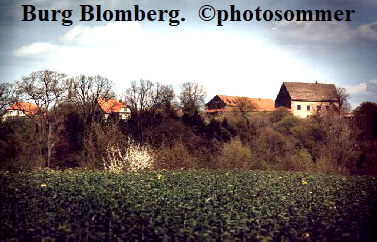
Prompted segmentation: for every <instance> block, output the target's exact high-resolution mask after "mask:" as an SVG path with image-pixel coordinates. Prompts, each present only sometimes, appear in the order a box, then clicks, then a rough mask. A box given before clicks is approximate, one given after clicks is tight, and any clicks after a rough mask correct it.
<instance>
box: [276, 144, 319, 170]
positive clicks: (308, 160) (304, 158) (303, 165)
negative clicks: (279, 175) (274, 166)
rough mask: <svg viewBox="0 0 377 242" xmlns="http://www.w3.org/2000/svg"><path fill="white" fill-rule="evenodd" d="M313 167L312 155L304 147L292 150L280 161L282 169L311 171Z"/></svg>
mask: <svg viewBox="0 0 377 242" xmlns="http://www.w3.org/2000/svg"><path fill="white" fill-rule="evenodd" d="M313 167H314V163H313V159H312V156H311V155H310V154H309V152H308V150H307V149H305V148H302V149H299V150H296V151H293V154H291V155H288V156H287V157H286V158H285V159H284V160H283V161H282V162H281V167H280V168H281V170H284V171H311V170H312V169H313Z"/></svg>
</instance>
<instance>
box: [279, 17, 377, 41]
mask: <svg viewBox="0 0 377 242" xmlns="http://www.w3.org/2000/svg"><path fill="white" fill-rule="evenodd" d="M272 29H273V34H272V37H273V38H274V39H275V40H276V41H278V42H280V43H283V44H296V45H307V44H320V45H329V44H332V46H339V44H347V43H352V41H359V40H363V41H377V22H373V23H369V24H362V25H359V26H358V27H356V28H351V27H350V26H349V25H348V24H347V23H346V22H333V21H331V22H330V21H326V22H322V21H321V22H299V21H291V22H288V21H283V22H276V23H274V26H273V28H272Z"/></svg>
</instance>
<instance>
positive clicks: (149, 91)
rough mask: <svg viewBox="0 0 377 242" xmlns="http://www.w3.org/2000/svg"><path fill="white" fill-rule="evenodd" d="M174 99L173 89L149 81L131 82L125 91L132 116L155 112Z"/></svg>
mask: <svg viewBox="0 0 377 242" xmlns="http://www.w3.org/2000/svg"><path fill="white" fill-rule="evenodd" d="M173 98H174V90H173V87H171V86H169V85H163V84H161V83H153V82H151V81H149V80H140V81H139V82H136V81H133V82H132V83H131V87H130V88H128V89H127V90H126V97H125V99H126V101H127V104H128V105H129V106H130V108H131V112H132V113H134V114H136V115H137V114H140V113H143V112H145V111H150V112H155V111H156V110H157V109H158V108H161V107H162V105H164V104H169V103H170V102H171V101H172V100H173Z"/></svg>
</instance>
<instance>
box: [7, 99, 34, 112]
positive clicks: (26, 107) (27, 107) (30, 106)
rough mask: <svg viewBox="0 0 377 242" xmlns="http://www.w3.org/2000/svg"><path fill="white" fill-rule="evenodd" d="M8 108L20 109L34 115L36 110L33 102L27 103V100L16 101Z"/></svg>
mask: <svg viewBox="0 0 377 242" xmlns="http://www.w3.org/2000/svg"><path fill="white" fill-rule="evenodd" d="M9 110H21V111H23V112H24V113H25V114H31V115H34V114H36V113H37V112H38V106H37V105H35V104H34V103H28V102H17V103H15V104H13V105H12V106H10V108H9Z"/></svg>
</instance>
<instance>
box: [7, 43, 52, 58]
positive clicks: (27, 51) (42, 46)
mask: <svg viewBox="0 0 377 242" xmlns="http://www.w3.org/2000/svg"><path fill="white" fill-rule="evenodd" d="M57 48H58V46H57V45H53V44H50V43H45V42H37V43H32V44H30V45H26V46H22V47H21V48H18V49H16V50H15V51H14V53H13V54H14V55H15V56H31V55H35V54H40V53H48V52H51V51H55V50H56V49H57Z"/></svg>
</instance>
